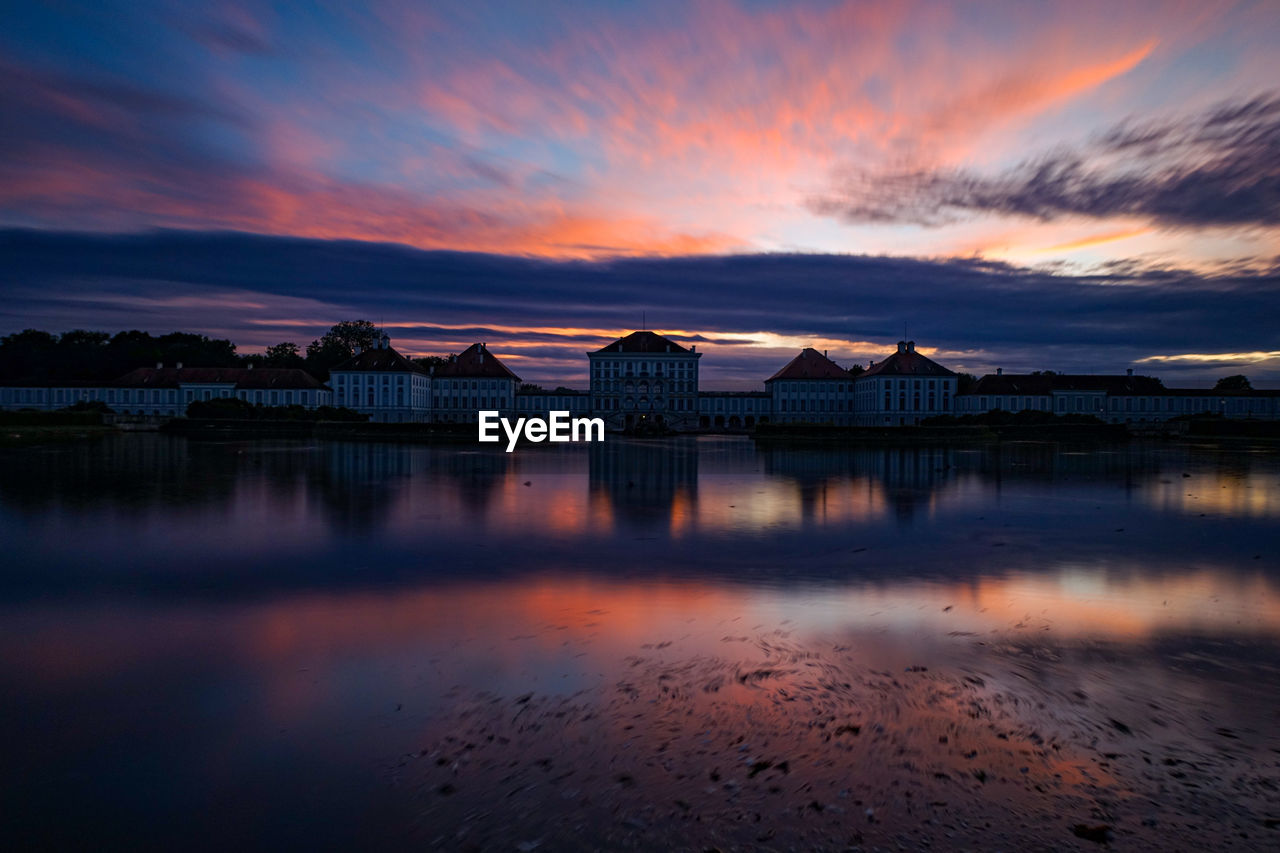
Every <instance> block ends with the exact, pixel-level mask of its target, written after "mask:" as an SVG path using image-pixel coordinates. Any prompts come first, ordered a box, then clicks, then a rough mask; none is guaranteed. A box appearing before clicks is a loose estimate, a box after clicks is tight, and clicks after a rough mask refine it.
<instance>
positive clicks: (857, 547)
mask: <svg viewBox="0 0 1280 853" xmlns="http://www.w3.org/2000/svg"><path fill="white" fill-rule="evenodd" d="M1278 544H1280V456H1278V455H1277V452H1276V449H1275V448H1274V447H1271V448H1268V447H1265V446H1257V447H1255V446H1251V445H1247V444H1233V445H1230V446H1218V445H1202V446H1197V445H1190V444H1141V443H1138V444H1131V445H1124V446H1103V447H1081V448H1075V447H1063V446H1056V445H1047V444H1046V445H1040V444H1012V445H1010V444H1006V445H1003V446H996V445H992V446H965V447H950V448H941V447H921V448H902V447H890V448H857V449H804V448H794V447H791V448H779V449H758V448H757V447H756V446H755V445H754V444H753V443H752V442H750V441H749V440H746V439H736V438H728V439H726V438H700V439H693V438H688V439H679V440H672V441H661V442H640V441H625V440H622V439H617V440H614V439H611V440H610V441H609V442H607V443H606V444H604V445H602V446H601V445H596V446H591V447H585V446H577V447H569V448H565V449H558V448H556V449H553V448H538V449H533V450H522V451H520V452H517V453H514V454H505V453H501V452H488V451H486V452H478V451H474V450H471V449H469V448H462V449H459V448H453V447H448V448H439V447H420V446H405V445H388V444H347V443H285V442H230V443H218V442H194V441H187V440H183V439H177V438H170V437H165V436H157V435H150V436H147V435H130V436H122V437H118V438H112V439H109V440H104V441H102V442H99V443H92V444H82V445H74V446H59V447H50V448H47V449H40V448H37V449H26V450H22V451H6V452H5V453H4V455H3V456H0V548H2V549H3V554H4V558H3V561H2V564H3V569H0V713H2V714H3V717H2V719H3V727H2V728H0V750H2V751H3V756H4V766H5V772H4V776H3V782H0V796H2V797H3V800H2V803H3V807H2V808H0V811H3V813H4V814H5V815H6V818H5V820H4V824H5V828H4V830H3V832H4V833H6V834H10V835H12V837H13V839H15V840H17V841H19V842H21V843H26V844H30V843H33V842H36V841H43V842H52V843H62V844H64V845H69V846H75V847H85V846H98V845H119V844H124V843H126V842H129V841H139V842H141V843H142V844H144V845H155V844H178V843H185V844H191V845H193V846H198V847H219V846H225V845H227V844H231V843H240V842H248V841H253V842H256V843H272V842H274V843H279V844H290V845H300V844H311V845H316V846H354V845H365V846H397V845H402V844H405V843H410V844H420V845H425V846H431V847H439V848H442V849H460V848H464V847H468V846H470V847H472V848H474V849H517V848H519V849H554V848H559V847H569V846H573V845H575V844H576V845H580V846H582V847H585V848H590V847H600V846H606V847H626V846H640V847H671V846H680V845H682V844H688V845H690V846H695V845H696V846H698V848H699V849H701V847H705V846H717V845H718V846H721V847H722V848H725V849H727V848H731V847H735V846H736V847H750V846H757V845H764V846H768V845H770V844H777V845H778V846H780V847H785V846H787V844H793V845H798V846H804V847H810V848H818V847H823V846H828V847H831V848H832V849H843V847H844V846H845V845H849V844H861V843H866V844H869V845H870V844H878V843H884V844H886V845H888V846H890V847H892V846H893V845H894V844H895V843H897V844H903V845H905V846H915V845H917V844H923V843H924V842H925V841H931V842H932V843H933V844H934V845H935V849H936V847H937V844H938V843H940V842H944V841H945V840H946V839H953V840H959V841H964V842H965V843H972V844H975V845H976V844H990V843H993V842H995V841H998V840H1001V839H1004V840H1005V841H1006V842H1007V843H1009V844H1014V845H1017V843H1018V842H1019V840H1021V841H1022V842H1023V844H1026V843H1029V842H1028V839H1043V844H1044V845H1045V847H1046V848H1052V847H1059V848H1066V849H1070V848H1071V847H1072V846H1073V845H1080V846H1081V847H1080V849H1086V848H1087V849H1097V848H1096V847H1095V846H1094V845H1095V839H1096V837H1097V836H1098V835H1099V834H1104V835H1105V836H1106V837H1108V838H1111V839H1112V840H1115V841H1121V840H1124V839H1125V838H1128V839H1129V840H1131V841H1132V842H1133V843H1134V845H1135V846H1137V847H1141V845H1143V844H1147V845H1149V846H1151V847H1152V848H1155V849H1158V848H1160V847H1162V846H1163V847H1164V848H1165V849H1168V840H1169V839H1170V838H1174V837H1181V838H1185V837H1188V836H1187V835H1186V833H1187V832H1205V831H1212V832H1213V833H1214V835H1213V838H1214V839H1215V842H1214V843H1209V842H1206V843H1207V844H1208V846H1210V847H1213V846H1215V845H1216V846H1221V847H1230V846H1233V845H1234V846H1236V847H1239V848H1241V849H1254V848H1256V849H1274V848H1271V847H1270V845H1271V844H1275V843H1280V830H1278V829H1276V826H1277V825H1278V822H1277V819H1278V818H1280V809H1278V808H1276V806H1275V803H1276V802H1277V800H1280V788H1278V787H1277V785H1280V763H1278V762H1280V717H1278V716H1277V711H1276V708H1277V706H1278V705H1280V701H1278V700H1280V676H1277V669H1276V667H1277V665H1278V663H1280V658H1278V656H1277V650H1278V649H1280V595H1278V593H1280V549H1278V548H1277V545H1278ZM1077 830H1078V831H1077ZM784 842H785V843H784ZM521 845H524V846H523V847H521ZM530 845H532V846H530Z"/></svg>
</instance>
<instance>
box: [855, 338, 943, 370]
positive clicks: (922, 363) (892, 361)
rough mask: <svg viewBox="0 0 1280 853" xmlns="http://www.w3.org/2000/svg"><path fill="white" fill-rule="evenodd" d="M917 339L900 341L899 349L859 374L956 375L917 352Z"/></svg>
mask: <svg viewBox="0 0 1280 853" xmlns="http://www.w3.org/2000/svg"><path fill="white" fill-rule="evenodd" d="M915 346H916V345H915V341H911V342H907V341H899V342H898V351H897V352H895V353H894V354H893V355H891V356H889V357H888V358H886V359H885V360H884V361H878V362H876V363H875V364H873V365H872V366H871V367H868V368H867V369H866V370H865V371H863V372H862V373H859V374H858V378H859V379H861V378H862V377H864V376H955V374H954V373H952V372H951V371H950V370H947V369H946V368H945V367H943V366H942V365H941V364H938V362H936V361H934V360H933V359H931V358H926V357H925V356H923V355H921V354H920V353H918V352H916V349H915Z"/></svg>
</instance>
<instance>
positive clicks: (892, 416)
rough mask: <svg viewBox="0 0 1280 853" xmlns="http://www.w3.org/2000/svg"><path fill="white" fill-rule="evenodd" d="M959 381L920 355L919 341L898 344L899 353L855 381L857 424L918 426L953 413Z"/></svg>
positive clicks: (861, 374) (870, 368) (940, 366)
mask: <svg viewBox="0 0 1280 853" xmlns="http://www.w3.org/2000/svg"><path fill="white" fill-rule="evenodd" d="M957 381H958V380H957V377H956V375H955V374H954V373H952V372H951V371H950V370H947V369H946V368H945V367H943V366H942V365H940V364H938V363H937V362H936V361H934V360H932V359H930V358H927V357H925V356H924V355H922V354H921V353H919V352H916V342H915V341H898V351H897V352H895V353H893V354H892V355H890V356H889V357H888V358H886V359H884V360H883V361H880V362H876V363H873V364H872V365H871V366H870V367H868V368H867V369H866V370H865V371H864V372H862V373H860V374H858V376H857V378H856V379H854V401H853V405H854V412H855V417H854V423H855V424H857V425H858V426H915V425H917V424H919V423H920V422H921V421H922V420H924V419H925V418H931V417H935V416H937V415H949V414H952V413H953V409H954V399H955V395H956V383H957Z"/></svg>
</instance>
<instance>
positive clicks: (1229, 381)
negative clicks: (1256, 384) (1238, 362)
mask: <svg viewBox="0 0 1280 853" xmlns="http://www.w3.org/2000/svg"><path fill="white" fill-rule="evenodd" d="M1213 390H1215V391H1252V390H1253V385H1251V384H1250V383H1249V377H1247V376H1245V375H1243V374H1240V373H1237V374H1235V375H1234V376H1224V377H1222V378H1221V379H1219V380H1218V382H1217V384H1216V385H1214V386H1213Z"/></svg>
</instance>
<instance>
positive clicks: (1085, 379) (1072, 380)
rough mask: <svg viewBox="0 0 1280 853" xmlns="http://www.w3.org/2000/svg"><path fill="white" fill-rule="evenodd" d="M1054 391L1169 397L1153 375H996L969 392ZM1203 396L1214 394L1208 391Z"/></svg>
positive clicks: (1037, 392) (987, 377)
mask: <svg viewBox="0 0 1280 853" xmlns="http://www.w3.org/2000/svg"><path fill="white" fill-rule="evenodd" d="M1054 391H1102V392H1105V393H1107V394H1116V395H1130V394H1167V393H1168V391H1167V390H1166V389H1165V387H1164V386H1163V385H1162V384H1161V383H1160V380H1159V379H1156V378H1154V377H1151V376H1115V375H1098V376H1093V375H1089V374H1067V373H1052V374H1040V375H1038V376H1036V375H1031V374H1022V375H1020V374H1016V373H1005V374H994V373H988V374H987V375H986V376H984V377H982V378H981V379H979V380H978V381H977V382H975V383H974V385H973V387H972V388H971V389H969V391H968V393H969V394H970V395H972V394H1026V395H1037V394H1038V395H1047V394H1052V393H1053V392H1054ZM1203 393H1212V392H1210V391H1205V392H1203Z"/></svg>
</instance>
